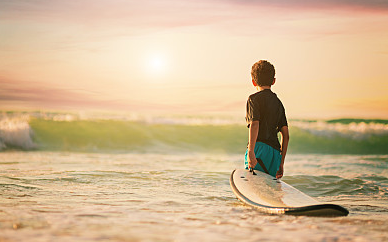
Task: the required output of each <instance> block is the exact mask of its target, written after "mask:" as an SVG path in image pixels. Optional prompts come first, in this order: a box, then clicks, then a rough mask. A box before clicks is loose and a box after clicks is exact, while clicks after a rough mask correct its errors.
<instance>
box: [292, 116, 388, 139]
mask: <svg viewBox="0 0 388 242" xmlns="http://www.w3.org/2000/svg"><path fill="white" fill-rule="evenodd" d="M291 125H292V126H294V127H297V128H300V129H302V130H305V131H307V132H309V133H311V134H314V135H317V136H323V137H335V136H340V137H344V138H352V139H358V140H362V139H367V138H369V137H371V136H372V135H388V125H387V124H381V123H373V122H372V123H365V122H360V123H356V122H352V123H349V124H341V123H327V122H325V121H317V122H303V121H294V122H292V123H291Z"/></svg>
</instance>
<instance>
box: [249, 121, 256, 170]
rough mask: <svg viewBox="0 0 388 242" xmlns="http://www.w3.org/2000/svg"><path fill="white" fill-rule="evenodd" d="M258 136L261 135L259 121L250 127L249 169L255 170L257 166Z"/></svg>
mask: <svg viewBox="0 0 388 242" xmlns="http://www.w3.org/2000/svg"><path fill="white" fill-rule="evenodd" d="M258 135H259V121H252V122H251V123H250V125H249V143H248V164H249V168H254V167H255V166H256V164H257V160H256V154H255V146H256V140H257V136H258Z"/></svg>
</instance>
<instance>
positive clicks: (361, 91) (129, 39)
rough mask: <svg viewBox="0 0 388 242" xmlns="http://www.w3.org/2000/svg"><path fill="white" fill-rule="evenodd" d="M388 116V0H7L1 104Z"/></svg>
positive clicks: (0, 55) (1, 7) (1, 33)
mask: <svg viewBox="0 0 388 242" xmlns="http://www.w3.org/2000/svg"><path fill="white" fill-rule="evenodd" d="M260 59H266V60H269V61H270V62H272V63H273V64H274V66H275V68H276V78H277V82H276V84H275V86H274V87H273V91H274V92H275V93H277V95H278V96H279V98H280V99H281V100H282V101H283V103H284V106H285V107H286V112H287V115H288V117H289V118H335V117H357V118H360V117H362V118H388V1H381V0H364V1H362V0H359V1H354V0H321V1H311V0H274V1H269V0H268V1H263V0H196V1H189V0H186V1H184V0H142V1H134V0H79V1H63V0H46V1H44V0H25V1H21V0H0V110H14V109H17V110H20V109H22V110H29V109H43V110H44V109H47V110H97V109H101V110H117V111H127V112H138V113H178V114H179V113H181V114H231V115H241V116H242V117H243V116H244V115H245V114H244V112H245V104H246V100H247V97H248V95H249V94H251V93H253V92H255V91H256V90H255V88H254V87H253V86H252V85H251V81H250V80H251V77H250V68H251V66H252V64H253V63H254V62H256V61H258V60H260Z"/></svg>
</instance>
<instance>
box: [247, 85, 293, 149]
mask: <svg viewBox="0 0 388 242" xmlns="http://www.w3.org/2000/svg"><path fill="white" fill-rule="evenodd" d="M245 119H246V121H247V123H248V128H249V123H250V122H252V121H259V135H258V136H257V141H256V142H263V143H265V144H267V145H269V146H271V147H273V148H275V149H277V150H279V151H280V143H279V140H278V136H277V134H278V132H279V131H280V129H281V128H282V127H283V126H288V124H287V118H286V113H285V110H284V107H283V104H282V102H281V101H280V100H279V98H278V97H277V96H276V94H275V93H273V92H272V91H271V90H270V89H264V90H262V91H260V92H256V93H254V94H252V95H250V96H249V98H248V101H247V114H246V117H245Z"/></svg>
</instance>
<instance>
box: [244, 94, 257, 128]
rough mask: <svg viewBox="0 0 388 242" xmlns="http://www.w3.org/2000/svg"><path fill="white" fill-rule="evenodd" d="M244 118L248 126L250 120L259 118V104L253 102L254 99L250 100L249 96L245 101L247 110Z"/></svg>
mask: <svg viewBox="0 0 388 242" xmlns="http://www.w3.org/2000/svg"><path fill="white" fill-rule="evenodd" d="M245 120H246V122H247V127H248V128H249V126H250V123H251V122H252V121H259V120H260V112H259V104H258V102H255V101H254V100H252V98H251V97H249V98H248V101H247V112H246V116H245Z"/></svg>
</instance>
